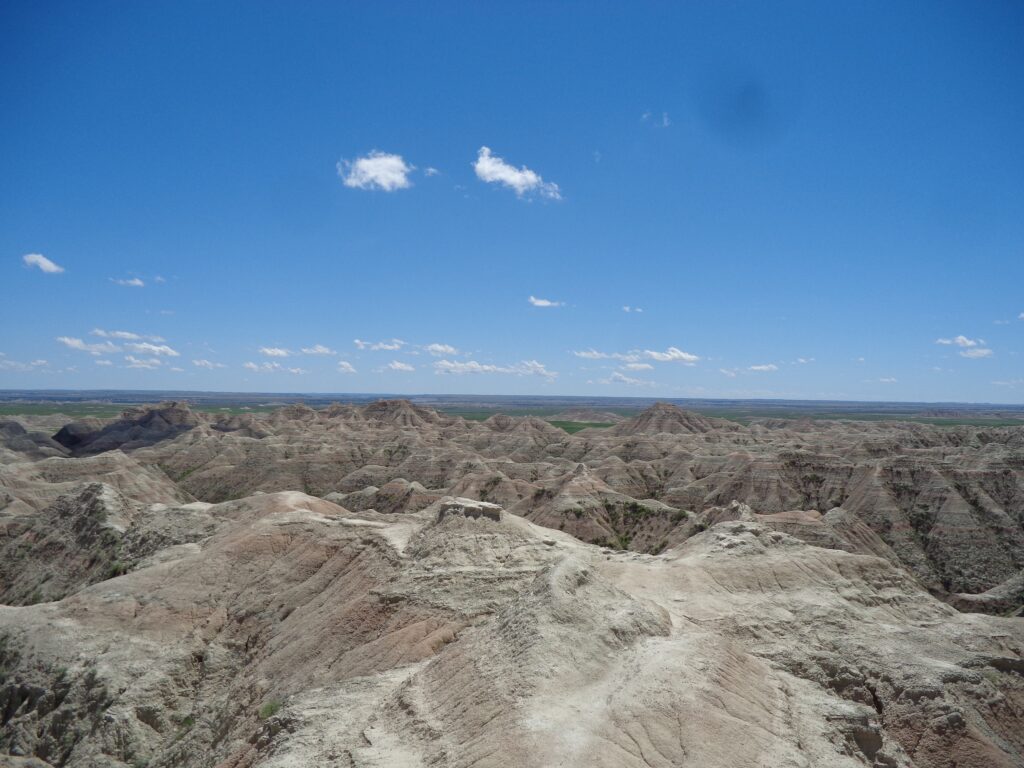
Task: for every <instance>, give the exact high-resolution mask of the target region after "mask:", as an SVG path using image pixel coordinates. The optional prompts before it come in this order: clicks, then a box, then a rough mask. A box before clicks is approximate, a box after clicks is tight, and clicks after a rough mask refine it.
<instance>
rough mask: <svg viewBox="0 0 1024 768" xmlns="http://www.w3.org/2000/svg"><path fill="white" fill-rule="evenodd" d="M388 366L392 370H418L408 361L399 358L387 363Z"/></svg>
mask: <svg viewBox="0 0 1024 768" xmlns="http://www.w3.org/2000/svg"><path fill="white" fill-rule="evenodd" d="M387 368H389V369H390V370H392V371H415V370H416V369H415V368H413V367H412V366H411V365H409V364H408V363H403V362H400V361H398V360H392V361H391V362H390V363H388V364H387Z"/></svg>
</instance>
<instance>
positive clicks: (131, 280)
mask: <svg viewBox="0 0 1024 768" xmlns="http://www.w3.org/2000/svg"><path fill="white" fill-rule="evenodd" d="M110 282H112V283H113V284H114V285H123V286H125V287H127V288H144V287H145V285H146V284H145V283H144V282H142V280H140V279H139V278H137V277H128V278H124V279H119V278H116V277H112V278H110Z"/></svg>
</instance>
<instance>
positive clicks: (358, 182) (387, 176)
mask: <svg viewBox="0 0 1024 768" xmlns="http://www.w3.org/2000/svg"><path fill="white" fill-rule="evenodd" d="M414 170H416V169H415V167H414V166H412V165H409V164H408V163H406V162H405V160H403V159H402V156H401V155H393V154H388V153H387V152H380V151H378V150H376V149H375V150H373V151H372V152H371V153H370V154H368V155H366V156H365V157H359V158H356V159H355V160H352V161H348V160H342V161H341V162H339V163H338V175H339V176H340V177H341V180H342V183H344V185H345V186H346V187H351V188H352V189H379V190H382V191H384V192H394V191H395V190H398V189H408V188H409V187H411V186H412V182H411V181H409V174H410V173H412V172H413V171H414Z"/></svg>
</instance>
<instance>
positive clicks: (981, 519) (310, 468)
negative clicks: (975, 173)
mask: <svg viewBox="0 0 1024 768" xmlns="http://www.w3.org/2000/svg"><path fill="white" fill-rule="evenodd" d="M33 433H36V434H35V436H34V437H29V438H27V439H23V438H25V437H26V436H27V435H32V434H33ZM3 434H4V435H8V434H9V435H10V436H11V438H10V439H7V440H6V441H5V442H4V443H3V451H4V453H3V454H2V455H0V603H3V605H2V606H0V765H2V764H11V765H22V766H29V765H35V766H47V765H49V766H88V767H90V768H91V767H93V766H97V767H98V766H118V767H119V768H120V767H121V766H143V765H145V766H149V768H163V767H164V766H168V767H169V766H211V767H212V766H217V767H218V768H243V767H247V766H278V767H281V768H284V767H291V766H295V767H298V766H638V767H639V766H688V765H692V766H722V767H723V768H724V767H725V766H751V767H752V768H753V767H754V766H793V767H797V766H801V767H808V768H809V767H811V766H876V767H878V766H901V767H909V766H918V767H921V768H925V767H931V766H943V767H949V768H952V767H953V766H958V767H959V768H965V767H969V766H976V767H977V768H981V767H982V766H1021V765H1024V618H1021V616H1020V614H1021V606H1022V604H1024V581H1022V579H1024V575H1022V574H1024V569H1022V567H1024V477H1022V473H1024V429H1021V428H1001V429H981V428H974V427H952V428H939V427H928V426H921V425H913V424H893V423H885V424H879V423H859V422H785V421H779V420H773V421H772V422H766V423H761V424H754V425H753V426H750V427H742V426H739V425H736V424H732V423H729V422H721V421H720V420H715V419H707V418H704V417H701V416H699V415H697V414H689V413H686V412H683V411H679V410H678V409H676V408H674V407H672V406H664V405H659V406H655V407H654V408H652V409H650V410H649V411H647V412H645V413H643V414H640V415H639V416H638V417H636V418H634V419H628V420H624V421H621V422H619V423H618V424H616V425H615V426H613V427H610V428H608V429H601V430H596V429H591V430H583V431H581V432H578V433H576V434H575V435H569V434H567V433H565V432H563V431H561V430H558V429H556V428H554V427H552V426H551V425H550V424H548V423H546V422H544V421H542V420H539V419H535V418H524V417H515V418H513V417H503V416H496V417H492V418H491V419H488V420H487V421H485V422H469V421H465V420H463V419H461V418H458V417H451V416H447V415H444V414H440V413H437V412H434V411H432V410H429V409H424V408H417V407H415V406H412V405H411V404H409V403H407V402H404V401H383V402H379V403H374V404H372V405H370V406H366V407H362V408H359V407H353V406H340V405H339V406H332V407H330V408H327V409H323V410H319V411H314V410H312V409H309V408H306V407H304V406H291V407H288V408H283V409H280V410H278V411H275V412H273V413H271V414H267V415H246V416H230V417H229V416H208V415H204V414H200V413H194V412H192V411H191V410H189V409H188V407H187V406H185V405H182V404H165V405H161V406H156V407H150V408H143V409H133V410H132V411H129V412H126V413H125V415H124V416H123V417H122V418H121V419H118V420H114V421H112V422H110V423H100V422H89V423H80V424H68V425H64V427H62V428H61V429H60V431H59V432H58V433H57V434H56V435H55V436H54V440H53V441H50V442H47V440H48V439H49V438H48V437H47V436H46V435H41V434H38V430H36V429H34V427H33V423H32V421H31V420H30V419H22V420H19V421H17V422H16V426H15V427H13V428H11V427H8V428H6V431H5V432H3ZM5 761H6V763H5Z"/></svg>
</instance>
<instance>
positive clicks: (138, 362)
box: [124, 355, 163, 371]
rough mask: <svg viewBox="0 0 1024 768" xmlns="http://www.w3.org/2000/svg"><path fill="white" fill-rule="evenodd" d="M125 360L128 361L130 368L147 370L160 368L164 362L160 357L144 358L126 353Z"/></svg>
mask: <svg viewBox="0 0 1024 768" xmlns="http://www.w3.org/2000/svg"><path fill="white" fill-rule="evenodd" d="M124 360H125V362H126V363H128V366H127V367H128V368H145V369H146V370H150V371H151V370H153V369H154V368H159V367H160V366H161V365H163V363H162V362H161V361H160V358H158V357H149V358H146V359H144V360H142V359H139V358H137V357H135V356H134V355H125V358H124Z"/></svg>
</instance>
